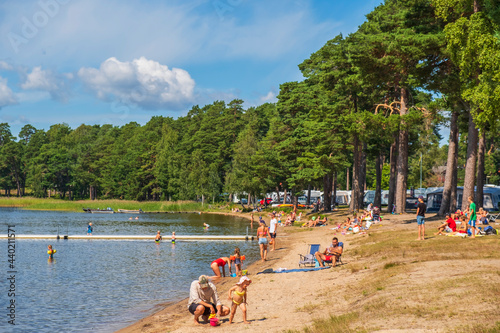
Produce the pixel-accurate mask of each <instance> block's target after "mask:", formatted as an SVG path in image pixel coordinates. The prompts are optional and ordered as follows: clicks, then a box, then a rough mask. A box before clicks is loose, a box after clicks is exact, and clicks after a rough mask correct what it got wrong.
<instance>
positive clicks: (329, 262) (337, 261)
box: [324, 242, 344, 266]
mask: <svg viewBox="0 0 500 333" xmlns="http://www.w3.org/2000/svg"><path fill="white" fill-rule="evenodd" d="M339 246H340V247H341V248H342V253H344V243H343V242H339ZM324 263H327V264H331V265H332V266H337V263H340V264H341V265H343V264H344V263H343V262H342V255H340V256H339V257H338V258H337V260H336V261H335V264H333V261H332V260H325V261H324Z"/></svg>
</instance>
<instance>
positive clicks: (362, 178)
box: [359, 142, 367, 208]
mask: <svg viewBox="0 0 500 333" xmlns="http://www.w3.org/2000/svg"><path fill="white" fill-rule="evenodd" d="M366 150H367V144H366V142H363V150H362V151H360V152H359V153H360V161H361V162H360V164H361V166H360V168H359V204H360V207H361V208H363V207H364V201H365V190H366Z"/></svg>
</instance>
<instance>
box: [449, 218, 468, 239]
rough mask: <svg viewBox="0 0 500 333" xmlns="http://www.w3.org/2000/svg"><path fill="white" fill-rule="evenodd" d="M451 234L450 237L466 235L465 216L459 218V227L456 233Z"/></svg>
mask: <svg viewBox="0 0 500 333" xmlns="http://www.w3.org/2000/svg"><path fill="white" fill-rule="evenodd" d="M451 234H452V235H457V234H467V222H466V217H465V215H462V216H460V227H459V228H458V230H457V231H456V232H452V233H451Z"/></svg>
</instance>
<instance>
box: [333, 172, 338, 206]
mask: <svg viewBox="0 0 500 333" xmlns="http://www.w3.org/2000/svg"><path fill="white" fill-rule="evenodd" d="M332 198H333V208H337V171H335V172H334V173H333V184H332Z"/></svg>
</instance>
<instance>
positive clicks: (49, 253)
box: [47, 245, 57, 259]
mask: <svg viewBox="0 0 500 333" xmlns="http://www.w3.org/2000/svg"><path fill="white" fill-rule="evenodd" d="M56 252H57V250H54V249H52V245H49V246H47V254H48V255H49V259H54V253H56Z"/></svg>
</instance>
